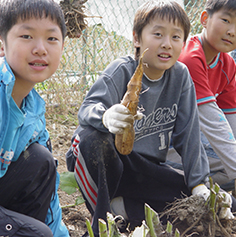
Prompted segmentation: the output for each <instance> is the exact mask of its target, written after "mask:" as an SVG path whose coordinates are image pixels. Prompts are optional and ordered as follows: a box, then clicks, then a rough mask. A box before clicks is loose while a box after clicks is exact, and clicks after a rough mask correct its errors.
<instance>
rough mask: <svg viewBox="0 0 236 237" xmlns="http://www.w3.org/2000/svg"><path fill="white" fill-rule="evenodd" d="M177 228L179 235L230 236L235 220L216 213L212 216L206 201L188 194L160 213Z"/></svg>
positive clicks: (202, 236) (182, 236)
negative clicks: (222, 217) (221, 217)
mask: <svg viewBox="0 0 236 237" xmlns="http://www.w3.org/2000/svg"><path fill="white" fill-rule="evenodd" d="M160 217H161V218H164V217H166V220H167V221H170V222H171V223H172V225H173V229H178V230H179V232H180V234H181V237H184V236H201V237H222V236H225V237H230V236H231V235H232V234H233V233H235V232H234V230H233V229H232V226H234V225H235V220H220V219H219V217H218V214H215V218H214V216H213V212H212V211H210V209H209V207H208V205H207V203H206V202H205V201H204V199H203V198H202V197H199V196H190V197H186V198H183V199H179V200H176V201H175V202H173V203H172V204H171V205H169V206H167V209H166V210H165V211H164V212H163V213H160Z"/></svg>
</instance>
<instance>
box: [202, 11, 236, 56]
mask: <svg viewBox="0 0 236 237" xmlns="http://www.w3.org/2000/svg"><path fill="white" fill-rule="evenodd" d="M201 23H202V25H203V27H204V28H205V31H204V32H203V43H205V46H206V47H205V49H204V50H207V51H210V52H214V53H218V52H225V53H227V52H230V51H232V50H234V49H235V48H236V12H230V11H226V10H224V9H221V10H219V11H217V12H215V13H214V14H213V15H212V16H211V17H210V16H209V15H208V13H207V12H206V11H204V12H203V13H202V15H201Z"/></svg>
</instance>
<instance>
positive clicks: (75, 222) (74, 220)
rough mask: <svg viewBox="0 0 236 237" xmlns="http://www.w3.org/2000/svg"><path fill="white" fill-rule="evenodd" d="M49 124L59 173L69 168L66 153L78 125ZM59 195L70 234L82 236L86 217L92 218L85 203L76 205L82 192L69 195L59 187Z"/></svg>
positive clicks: (49, 122)
mask: <svg viewBox="0 0 236 237" xmlns="http://www.w3.org/2000/svg"><path fill="white" fill-rule="evenodd" d="M47 124H48V126H47V129H48V130H49V133H50V136H51V140H52V148H53V155H54V157H55V158H56V159H57V160H58V162H59V165H58V168H57V170H58V172H59V174H61V173H63V172H67V171H68V170H67V167H66V159H65V153H66V152H67V150H68V148H69V147H70V141H71V137H72V135H73V132H74V130H75V128H76V127H75V126H69V125H63V124H55V123H52V122H51V121H47ZM58 195H59V198H60V204H61V206H62V218H63V221H64V223H65V225H66V226H67V228H68V230H69V233H70V236H71V237H80V236H82V235H83V234H84V233H85V232H86V231H87V227H86V218H88V219H89V220H91V215H90V213H89V212H88V210H87V208H86V206H85V204H84V203H83V204H80V205H74V204H75V200H76V199H77V198H78V197H79V196H81V193H80V192H79V191H77V192H75V193H73V194H71V195H68V194H67V193H65V192H64V191H62V190H61V189H60V188H59V190H58ZM71 205H72V206H71ZM73 205H74V206H73ZM65 206H69V207H65Z"/></svg>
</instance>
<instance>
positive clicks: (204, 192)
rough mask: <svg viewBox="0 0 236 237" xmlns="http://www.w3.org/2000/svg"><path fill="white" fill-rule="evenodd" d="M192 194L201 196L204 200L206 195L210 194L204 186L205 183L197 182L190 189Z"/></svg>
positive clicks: (206, 197)
mask: <svg viewBox="0 0 236 237" xmlns="http://www.w3.org/2000/svg"><path fill="white" fill-rule="evenodd" d="M192 194H193V195H198V196H201V197H203V198H204V199H205V201H206V200H207V199H208V197H209V196H210V190H209V189H208V188H207V187H206V185H204V184H199V185H197V186H196V187H194V188H193V189H192Z"/></svg>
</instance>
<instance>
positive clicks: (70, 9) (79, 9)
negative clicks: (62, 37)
mask: <svg viewBox="0 0 236 237" xmlns="http://www.w3.org/2000/svg"><path fill="white" fill-rule="evenodd" d="M87 1H88V0H61V1H60V6H61V8H62V10H63V12H64V18H65V22H66V29H67V36H68V37H69V38H79V37H80V35H81V34H82V31H83V30H84V29H85V28H86V27H87V23H86V22H85V18H86V17H87V15H86V14H85V13H84V10H85V6H84V4H85V3H86V2H87Z"/></svg>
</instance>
